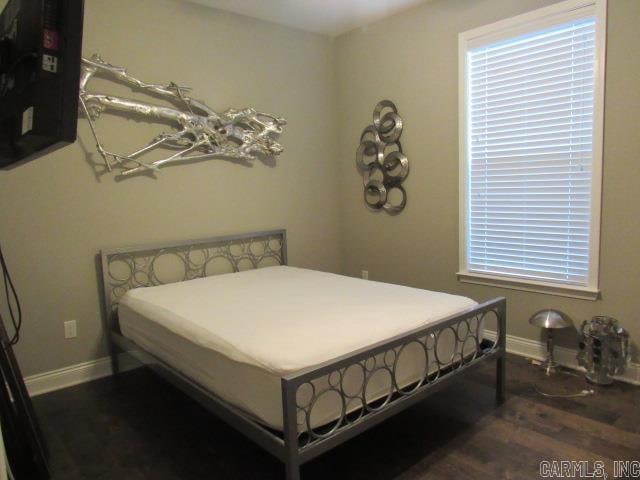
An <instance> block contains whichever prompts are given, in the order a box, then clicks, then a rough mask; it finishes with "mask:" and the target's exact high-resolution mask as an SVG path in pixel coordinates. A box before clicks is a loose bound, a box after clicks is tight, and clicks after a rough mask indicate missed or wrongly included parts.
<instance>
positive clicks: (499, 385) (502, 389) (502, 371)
mask: <svg viewBox="0 0 640 480" xmlns="http://www.w3.org/2000/svg"><path fill="white" fill-rule="evenodd" d="M506 363H507V358H506V356H505V355H504V354H502V355H500V356H499V357H498V360H497V362H496V402H497V403H498V404H501V403H503V402H504V401H505V398H506Z"/></svg>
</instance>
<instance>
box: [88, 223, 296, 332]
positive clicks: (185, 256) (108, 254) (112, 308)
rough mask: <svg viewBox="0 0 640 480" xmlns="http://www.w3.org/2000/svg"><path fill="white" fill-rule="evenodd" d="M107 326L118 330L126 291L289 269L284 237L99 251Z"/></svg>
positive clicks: (258, 235) (269, 234)
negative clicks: (265, 269) (245, 272)
mask: <svg viewBox="0 0 640 480" xmlns="http://www.w3.org/2000/svg"><path fill="white" fill-rule="evenodd" d="M100 259H101V267H102V283H103V307H104V315H105V322H106V323H107V326H108V327H109V329H110V330H112V329H114V328H117V316H116V310H117V307H118V302H119V301H120V298H121V297H122V295H124V294H125V293H126V292H127V290H131V289H132V288H139V287H149V286H153V285H162V284H165V283H174V282H182V281H185V280H192V279H194V278H201V277H208V276H210V275H219V274H221V273H230V272H238V271H241V270H250V269H253V268H261V267H269V266H275V265H286V264H287V232H286V230H271V231H266V232H255V233H245V234H241V235H228V236H224V237H215V238H208V239H204V240H192V241H185V242H176V243H170V244H163V245H151V246H143V247H136V248H115V249H108V250H101V251H100Z"/></svg>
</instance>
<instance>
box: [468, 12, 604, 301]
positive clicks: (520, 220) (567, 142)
mask: <svg viewBox="0 0 640 480" xmlns="http://www.w3.org/2000/svg"><path fill="white" fill-rule="evenodd" d="M605 12H606V5H604V3H603V2H601V1H600V0H596V1H593V0H592V1H591V3H589V1H588V0H587V1H586V2H585V1H574V0H570V1H565V2H562V3H559V4H555V5H552V6H551V7H547V8H543V9H541V10H536V11H534V12H530V13H528V14H525V15H521V16H519V17H515V18H512V19H508V20H505V21H502V22H498V23H496V24H493V25H489V26H486V27H482V28H479V29H475V30H472V31H469V32H465V33H462V34H461V35H460V193H461V201H460V264H461V265H460V272H459V273H458V276H459V278H460V280H462V281H468V282H473V283H484V284H491V285H500V286H506V287H511V288H521V289H525V290H534V291H542V292H547V293H557V294H561V295H568V296H577V297H580V298H591V299H595V298H596V297H597V294H598V253H599V228H600V189H601V176H602V174H601V171H602V117H603V105H602V104H603V87H604V85H603V83H604V81H603V80H604V72H603V66H604V33H605Z"/></svg>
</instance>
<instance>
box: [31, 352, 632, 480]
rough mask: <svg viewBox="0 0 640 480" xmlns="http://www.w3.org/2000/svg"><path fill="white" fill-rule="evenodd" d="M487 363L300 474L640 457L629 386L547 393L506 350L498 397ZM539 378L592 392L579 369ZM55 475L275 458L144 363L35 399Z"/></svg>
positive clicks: (152, 473)
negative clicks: (568, 394) (503, 388)
mask: <svg viewBox="0 0 640 480" xmlns="http://www.w3.org/2000/svg"><path fill="white" fill-rule="evenodd" d="M494 365H495V364H494V363H492V362H491V363H488V364H487V365H485V366H482V367H480V368H479V369H478V370H477V371H476V372H474V373H473V374H471V375H469V376H468V377H467V378H466V379H465V380H464V382H460V383H457V384H455V385H452V386H451V387H449V388H447V389H445V390H443V391H442V392H440V393H438V394H436V395H434V396H432V397H431V398H429V399H427V400H426V401H425V402H423V403H421V404H419V405H417V406H416V407H414V408H411V409H409V410H407V411H405V412H403V413H401V414H400V415H398V416H396V417H394V418H392V419H390V420H388V421H387V422H385V423H383V424H382V425H380V426H378V427H376V428H374V429H372V430H370V431H368V432H367V433H365V434H363V435H361V436H359V437H357V438H355V439H353V440H351V441H349V442H347V443H346V444H344V445H343V446H341V447H338V448H337V449H335V450H333V451H331V452H329V453H327V454H326V455H324V456H322V457H320V458H318V459H316V460H314V461H311V462H309V463H308V464H306V465H304V466H303V468H302V476H303V480H319V479H353V480H358V479H367V480H369V479H379V480H390V479H397V480H417V479H428V480H439V479H443V480H444V479H456V480H465V479H469V480H472V479H473V480H475V479H510V480H511V479H513V480H520V479H521V480H526V479H539V478H540V475H539V465H540V462H541V461H542V460H588V461H590V462H594V461H596V460H598V461H604V462H605V466H606V468H607V472H608V473H609V478H613V476H612V473H613V471H612V464H613V461H614V460H640V388H639V387H634V386H632V385H628V384H624V383H616V384H614V385H612V386H610V387H606V388H596V389H595V390H596V391H597V392H596V395H594V396H589V397H583V398H571V399H551V398H545V397H542V396H540V395H539V394H537V393H536V392H535V390H534V389H533V387H532V383H538V382H541V381H543V377H542V376H540V375H539V374H538V372H536V371H535V370H534V369H533V368H532V367H531V366H529V365H528V364H527V363H526V361H525V360H524V359H522V358H519V357H514V356H510V357H509V361H508V369H507V379H508V381H507V394H508V397H507V401H506V402H505V403H504V404H503V405H501V406H499V407H498V406H496V405H495V403H494V391H493V382H494ZM546 385H547V386H551V387H554V386H555V387H557V386H558V385H566V386H567V387H566V388H567V389H573V390H575V391H579V390H580V389H582V388H587V389H589V388H593V387H592V386H589V385H588V384H586V383H585V382H584V381H583V379H582V377H578V376H576V377H571V376H569V377H562V380H561V381H560V380H559V381H557V382H556V383H555V384H546ZM34 405H35V409H36V412H37V414H38V416H39V419H40V421H41V423H42V428H43V430H44V432H45V436H46V438H47V441H48V444H49V449H50V451H51V468H52V471H53V475H54V476H53V478H54V480H67V479H73V480H75V479H79V480H84V479H87V480H137V479H149V480H165V479H166V480H169V479H172V480H174V479H175V480H192V479H198V480H204V479H207V480H214V479H220V480H234V479H251V480H253V479H257V480H262V479H264V480H271V479H273V480H276V479H277V480H281V479H282V478H283V466H282V464H281V463H280V462H279V461H278V460H276V459H275V458H273V457H271V456H270V455H269V454H267V453H266V452H264V451H263V450H261V449H260V448H258V447H257V446H255V445H254V444H253V443H251V442H250V441H249V440H246V439H245V438H244V437H243V436H242V435H240V434H239V433H237V432H235V431H234V430H233V429H231V428H230V427H228V426H227V425H226V424H224V423H223V422H221V421H220V420H218V419H216V418H215V417H214V416H212V415H211V414H210V413H208V412H207V411H206V410H204V409H203V408H201V407H200V406H199V405H197V404H196V403H194V402H193V401H192V400H190V399H188V398H187V397H185V396H184V395H183V394H182V393H180V392H179V391H177V390H175V389H174V388H173V387H172V386H170V385H169V384H167V383H166V382H164V381H163V380H162V379H160V378H159V377H157V376H155V375H154V374H153V373H151V372H150V371H148V370H146V369H138V370H135V371H131V372H127V373H125V374H123V375H121V376H120V377H118V378H105V379H102V380H97V381H95V382H91V383H87V384H83V385H79V386H76V387H72V388H69V389H66V390H61V391H58V392H53V393H50V394H47V395H43V396H40V397H36V398H34Z"/></svg>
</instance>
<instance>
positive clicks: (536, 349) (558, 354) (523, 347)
mask: <svg viewBox="0 0 640 480" xmlns="http://www.w3.org/2000/svg"><path fill="white" fill-rule="evenodd" d="M485 336H486V337H487V338H488V339H490V340H495V338H496V332H492V331H489V330H485ZM507 352H509V353H513V354H514V355H519V356H521V357H527V358H533V359H536V360H544V359H545V358H546V357H547V346H546V345H545V344H544V343H542V342H537V341H535V340H529V339H528V338H522V337H516V336H514V335H507ZM553 354H554V358H555V361H556V362H558V363H559V364H560V365H562V366H564V367H567V368H571V369H572V370H578V371H581V372H584V371H585V370H584V368H582V367H581V366H580V365H578V360H577V359H576V354H577V351H576V350H572V349H570V348H566V347H557V346H556V347H555V348H554V350H553ZM615 378H616V379H617V380H621V381H623V382H628V383H632V384H634V385H640V364H639V363H631V364H629V366H627V370H626V371H625V372H624V374H622V375H619V376H617V377H615Z"/></svg>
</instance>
